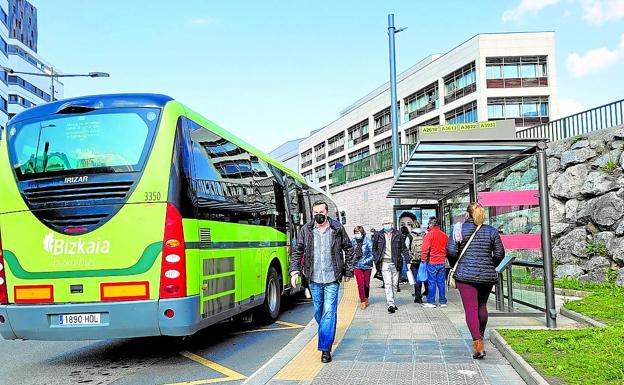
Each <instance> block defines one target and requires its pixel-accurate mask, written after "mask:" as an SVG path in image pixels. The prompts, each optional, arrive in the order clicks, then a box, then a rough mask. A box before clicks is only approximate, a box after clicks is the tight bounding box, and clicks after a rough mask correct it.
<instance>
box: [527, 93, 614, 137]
mask: <svg viewBox="0 0 624 385" xmlns="http://www.w3.org/2000/svg"><path fill="white" fill-rule="evenodd" d="M621 124H624V99H622V100H618V101H616V102H612V103H609V104H605V105H603V106H600V107H596V108H592V109H591V110H587V111H583V112H579V113H578V114H574V115H570V116H566V117H565V118H561V119H557V120H553V121H552V122H548V123H544V124H540V125H537V126H533V127H529V128H525V129H522V130H519V131H518V132H516V137H518V138H544V139H549V140H552V141H554V140H560V139H565V138H571V137H574V136H579V135H584V134H587V133H589V132H592V131H597V130H602V129H604V128H609V127H614V126H618V125H621Z"/></svg>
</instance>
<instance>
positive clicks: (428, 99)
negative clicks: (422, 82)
mask: <svg viewBox="0 0 624 385" xmlns="http://www.w3.org/2000/svg"><path fill="white" fill-rule="evenodd" d="M438 107H439V99H438V82H437V81H436V82H433V83H431V84H429V85H428V86H427V87H425V88H422V89H420V90H419V91H417V92H415V93H413V94H412V95H410V96H408V97H407V98H405V123H407V122H409V121H410V120H412V119H415V118H416V117H418V116H420V115H424V114H426V113H427V112H430V111H433V110H435V109H436V108H438Z"/></svg>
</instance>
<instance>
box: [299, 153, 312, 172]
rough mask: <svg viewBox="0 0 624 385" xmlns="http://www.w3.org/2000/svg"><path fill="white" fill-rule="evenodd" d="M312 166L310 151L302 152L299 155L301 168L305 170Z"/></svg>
mask: <svg viewBox="0 0 624 385" xmlns="http://www.w3.org/2000/svg"><path fill="white" fill-rule="evenodd" d="M311 165H312V149H309V150H307V151H304V152H303V154H301V168H305V167H308V166H311Z"/></svg>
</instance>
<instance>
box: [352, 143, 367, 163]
mask: <svg viewBox="0 0 624 385" xmlns="http://www.w3.org/2000/svg"><path fill="white" fill-rule="evenodd" d="M369 155H370V150H369V149H368V146H367V147H364V148H362V149H360V150H357V151H353V152H352V153H350V154H349V162H355V161H357V160H360V159H362V158H366V157H367V156H369Z"/></svg>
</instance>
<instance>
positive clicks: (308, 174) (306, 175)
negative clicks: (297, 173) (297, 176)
mask: <svg viewBox="0 0 624 385" xmlns="http://www.w3.org/2000/svg"><path fill="white" fill-rule="evenodd" d="M302 176H303V179H305V180H307V181H308V182H310V183H314V178H313V177H312V170H310V171H306V172H304V173H303V174H302Z"/></svg>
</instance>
